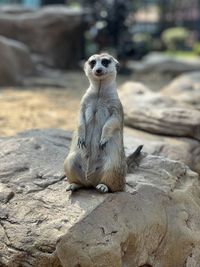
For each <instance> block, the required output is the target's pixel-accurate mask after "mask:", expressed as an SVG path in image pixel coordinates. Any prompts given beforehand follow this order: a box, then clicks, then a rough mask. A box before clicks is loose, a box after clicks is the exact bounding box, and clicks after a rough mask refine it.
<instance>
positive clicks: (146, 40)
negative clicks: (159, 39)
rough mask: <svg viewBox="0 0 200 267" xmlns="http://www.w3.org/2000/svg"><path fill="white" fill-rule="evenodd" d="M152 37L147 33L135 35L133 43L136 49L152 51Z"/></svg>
mask: <svg viewBox="0 0 200 267" xmlns="http://www.w3.org/2000/svg"><path fill="white" fill-rule="evenodd" d="M152 41H153V40H152V37H151V35H150V34H148V33H136V34H134V36H133V43H134V45H135V46H136V47H138V46H142V47H143V48H144V49H145V50H146V51H150V50H151V49H152Z"/></svg>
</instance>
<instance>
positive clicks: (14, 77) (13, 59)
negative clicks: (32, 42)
mask: <svg viewBox="0 0 200 267" xmlns="http://www.w3.org/2000/svg"><path fill="white" fill-rule="evenodd" d="M0 58H1V64H0V86H2V85H15V84H20V83H21V82H22V80H23V77H25V76H27V75H31V74H33V72H34V64H33V62H32V60H31V56H30V52H29V49H28V47H27V46H26V45H24V44H22V43H20V42H18V41H14V40H11V39H8V38H5V37H3V36H0Z"/></svg>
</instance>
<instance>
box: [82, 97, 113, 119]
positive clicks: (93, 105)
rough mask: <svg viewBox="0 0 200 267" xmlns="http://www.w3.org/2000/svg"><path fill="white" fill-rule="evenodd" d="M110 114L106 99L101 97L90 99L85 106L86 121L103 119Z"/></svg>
mask: <svg viewBox="0 0 200 267" xmlns="http://www.w3.org/2000/svg"><path fill="white" fill-rule="evenodd" d="M110 114H111V108H110V105H109V102H108V101H105V100H103V99H95V101H94V100H93V101H90V102H89V103H88V104H87V106H86V112H85V118H86V123H89V122H91V121H93V120H96V121H99V120H101V121H105V120H106V119H107V118H108V117H109V116H110Z"/></svg>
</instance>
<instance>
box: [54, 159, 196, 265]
mask: <svg viewBox="0 0 200 267" xmlns="http://www.w3.org/2000/svg"><path fill="white" fill-rule="evenodd" d="M199 190H200V188H199V181H198V177H197V175H196V174H195V173H192V172H191V171H189V169H187V167H185V166H184V165H182V164H181V163H178V162H175V161H174V162H173V161H170V160H167V159H165V158H161V157H156V156H147V157H144V158H143V159H142V161H141V162H140V167H138V169H137V170H135V171H134V174H132V175H130V176H129V177H127V192H126V193H119V194H110V195H108V196H107V197H106V199H105V200H104V201H103V202H102V203H101V204H100V205H99V206H98V207H96V209H94V210H93V211H92V212H91V213H90V214H88V216H86V217H85V218H84V219H83V220H81V221H80V222H78V223H77V224H75V225H74V226H73V227H72V228H71V229H69V231H68V232H67V233H66V235H64V236H63V237H62V238H61V239H60V241H59V242H58V244H57V248H56V251H57V254H58V257H59V258H60V260H61V263H62V266H63V267H75V266H81V267H93V266H95V267H97V266H99V267H100V266H101V267H107V266H109V267H121V266H131V267H138V266H154V267H158V266H162V267H169V266H176V267H183V266H184V264H185V266H191V265H189V264H190V262H191V261H193V266H196V267H197V266H198V264H199V260H200V246H199V245H200V237H199V236H197V233H198V231H199V227H200V225H199V215H200V206H199V204H200V201H199ZM195 199H196V200H195ZM193 201H194V202H193ZM189 207H190V208H189ZM177 248H178V249H177Z"/></svg>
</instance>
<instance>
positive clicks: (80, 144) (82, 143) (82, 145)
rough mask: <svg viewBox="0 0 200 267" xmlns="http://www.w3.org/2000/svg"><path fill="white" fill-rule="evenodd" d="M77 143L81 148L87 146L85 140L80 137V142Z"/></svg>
mask: <svg viewBox="0 0 200 267" xmlns="http://www.w3.org/2000/svg"><path fill="white" fill-rule="evenodd" d="M77 145H78V147H79V148H82V149H83V148H84V147H86V144H85V140H84V139H81V138H79V139H78V144H77Z"/></svg>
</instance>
